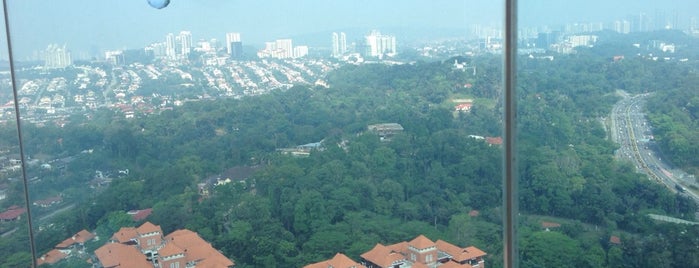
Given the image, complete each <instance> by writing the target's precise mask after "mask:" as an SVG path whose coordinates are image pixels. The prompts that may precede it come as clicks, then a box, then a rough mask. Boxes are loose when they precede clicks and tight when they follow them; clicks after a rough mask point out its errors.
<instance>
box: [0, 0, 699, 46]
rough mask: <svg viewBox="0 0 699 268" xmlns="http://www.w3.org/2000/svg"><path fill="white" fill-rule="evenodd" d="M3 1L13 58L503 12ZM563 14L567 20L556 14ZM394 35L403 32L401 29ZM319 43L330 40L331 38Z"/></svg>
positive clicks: (631, 8) (570, 10) (585, 11)
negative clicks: (177, 37) (183, 34)
mask: <svg viewBox="0 0 699 268" xmlns="http://www.w3.org/2000/svg"><path fill="white" fill-rule="evenodd" d="M272 7H273V8H272ZM586 7H594V8H595V9H590V8H586ZM696 7H699V3H695V2H694V1H689V0H678V1H672V2H670V3H663V5H661V6H653V3H651V2H649V1H641V2H638V1H631V0H622V1H615V2H613V3H609V2H608V1H601V0H593V1H585V2H584V3H569V2H566V3H547V2H546V1H541V0H538V1H528V2H523V3H521V4H520V7H519V9H520V16H519V18H520V26H521V27H540V26H544V25H548V26H549V27H557V26H558V25H564V24H565V23H573V22H598V23H614V22H615V21H623V20H627V21H631V18H632V17H634V16H636V15H635V14H637V15H638V16H644V14H645V16H646V17H648V18H649V19H652V18H654V17H657V16H659V15H662V16H663V17H665V18H666V19H665V20H664V21H660V20H656V21H653V22H649V25H648V26H647V27H649V28H650V27H658V25H664V24H668V23H667V22H673V23H670V24H677V25H672V26H673V28H684V27H688V26H689V25H690V21H691V18H692V17H693V14H691V13H689V12H691V10H694V9H695V8H696ZM8 9H9V10H8V11H9V14H10V26H11V30H12V31H13V32H15V33H19V32H21V33H36V34H31V35H25V34H23V35H19V34H15V38H13V42H14V48H15V49H14V51H15V53H16V56H18V59H26V58H27V57H31V56H32V54H33V53H35V51H40V50H42V49H43V48H45V47H46V46H47V45H48V44H51V43H58V44H67V47H68V48H69V49H71V50H72V52H73V55H74V57H75V58H80V56H81V55H84V54H85V53H87V54H88V55H99V54H101V52H102V51H104V50H114V49H138V48H143V47H145V46H147V45H148V44H151V43H154V42H159V40H160V38H161V36H163V34H165V33H168V32H179V31H182V30H183V29H187V30H189V31H191V32H192V34H193V35H192V39H193V40H200V39H209V38H216V39H218V40H226V39H225V36H226V33H230V32H236V33H239V34H241V35H242V36H245V43H246V44H247V45H263V44H264V42H265V41H267V40H270V39H284V38H294V39H295V40H297V38H295V36H299V35H308V34H313V33H317V34H325V33H331V32H342V31H344V32H348V31H347V30H345V29H361V30H363V31H365V33H368V31H370V30H371V29H382V30H383V29H387V28H390V29H391V30H390V31H392V32H395V31H393V30H392V29H395V28H397V27H402V28H405V29H408V30H410V29H431V28H439V29H454V30H455V31H454V32H459V31H461V32H462V33H464V32H468V30H467V29H469V28H472V27H474V26H473V25H480V27H492V28H498V27H501V25H502V13H503V12H502V10H503V9H502V6H501V4H499V3H482V2H479V1H463V2H461V1H454V2H451V1H445V2H443V3H441V2H440V3H439V4H434V3H433V2H430V1H426V0H411V1H403V2H401V3H400V5H396V4H395V3H391V2H387V1H367V0H362V1H360V3H355V2H353V3H340V2H337V3H335V2H333V3H326V2H324V1H319V0H309V1H297V2H291V3H288V2H274V3H272V4H270V3H267V4H260V3H254V2H237V1H236V2H234V1H220V0H216V1H209V2H206V3H199V2H191V1H173V2H172V4H170V6H169V7H167V8H164V9H162V10H157V9H154V8H151V7H150V6H148V4H147V3H146V2H145V1H127V2H123V3H121V2H120V3H119V4H111V3H98V2H89V4H85V3H84V2H78V1H77V0H63V1H54V2H39V1H38V0H28V1H17V2H12V3H10V5H9V7H8ZM199 14H206V18H207V19H206V20H197V19H194V18H195V17H196V16H198V15H199ZM310 14H312V16H309V15H310ZM545 14H556V16H545ZM193 15H195V16H193ZM95 18H99V19H95ZM134 18H138V19H136V20H134ZM561 18H565V19H566V20H567V21H561ZM695 20H696V19H695ZM115 22H116V23H115ZM47 23H51V24H52V27H46V24H47ZM348 33H349V32H348ZM395 35H397V36H398V37H399V38H401V36H400V33H395ZM464 35H465V34H464ZM325 36H327V35H325ZM348 38H349V39H348V40H347V42H350V41H353V40H355V39H353V38H357V39H359V37H355V36H352V38H350V36H349V35H348ZM326 40H327V37H326ZM3 41H4V38H3ZM299 41H301V42H303V40H299ZM325 43H326V46H328V47H329V46H330V43H329V42H325ZM3 47H4V46H3ZM0 51H2V52H3V54H6V53H7V52H6V49H4V48H0ZM2 58H6V56H3V57H2Z"/></svg>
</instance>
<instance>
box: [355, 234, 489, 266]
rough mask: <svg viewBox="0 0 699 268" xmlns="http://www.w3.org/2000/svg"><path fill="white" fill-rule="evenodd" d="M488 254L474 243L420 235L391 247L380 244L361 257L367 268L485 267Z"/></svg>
mask: <svg viewBox="0 0 699 268" xmlns="http://www.w3.org/2000/svg"><path fill="white" fill-rule="evenodd" d="M485 255H486V253H485V252H483V251H482V250H480V249H478V248H476V247H473V246H470V247H466V248H460V247H457V246H455V245H453V244H451V243H448V242H446V241H443V240H437V242H433V241H432V240H430V239H429V238H427V237H425V236H424V235H419V236H418V237H416V238H415V239H413V240H411V241H410V242H405V241H404V242H400V243H396V244H393V245H388V246H384V245H382V244H376V246H374V248H373V249H371V250H370V251H367V252H365V253H364V254H362V255H361V258H362V263H363V264H364V265H366V267H367V268H423V267H424V268H436V267H440V268H449V267H462V268H484V267H485V261H484V259H483V257H484V256H485Z"/></svg>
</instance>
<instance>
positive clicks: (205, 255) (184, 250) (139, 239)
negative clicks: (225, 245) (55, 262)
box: [95, 222, 235, 268]
mask: <svg viewBox="0 0 699 268" xmlns="http://www.w3.org/2000/svg"><path fill="white" fill-rule="evenodd" d="M117 245H118V246H117ZM105 248H106V250H105ZM114 251H117V252H114ZM95 254H96V255H97V258H98V260H99V262H100V264H101V265H102V267H178V268H185V267H233V266H234V265H235V263H234V262H233V261H232V260H230V259H228V258H227V257H226V256H224V255H223V254H221V253H220V252H219V251H218V250H216V249H215V248H214V247H213V246H212V245H211V244H210V243H209V242H206V241H205V240H204V239H202V238H201V237H200V236H199V234H197V233H196V232H192V231H190V230H186V229H183V230H177V231H175V232H172V233H171V234H169V235H167V236H163V232H162V230H161V228H160V226H158V225H154V224H152V223H150V222H145V223H143V224H142V225H141V226H139V227H137V228H135V227H122V228H121V229H120V230H119V231H118V232H116V233H114V235H113V236H112V238H111V239H110V242H109V243H107V244H106V245H104V246H102V247H100V248H99V249H98V250H96V251H95ZM123 258H131V260H126V259H123ZM132 262H133V263H132ZM110 265H111V266H110Z"/></svg>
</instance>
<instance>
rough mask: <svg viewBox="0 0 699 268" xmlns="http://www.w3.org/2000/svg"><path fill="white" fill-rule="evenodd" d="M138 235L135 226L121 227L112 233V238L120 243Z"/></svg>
mask: <svg viewBox="0 0 699 268" xmlns="http://www.w3.org/2000/svg"><path fill="white" fill-rule="evenodd" d="M137 236H138V233H137V232H136V228H134V227H121V229H119V231H117V232H116V233H114V235H112V240H114V241H117V242H119V243H126V242H129V241H130V240H131V239H135V238H136V237H137Z"/></svg>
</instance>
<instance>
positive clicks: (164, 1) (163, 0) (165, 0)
mask: <svg viewBox="0 0 699 268" xmlns="http://www.w3.org/2000/svg"><path fill="white" fill-rule="evenodd" d="M148 4H149V5H150V6H152V7H154V8H157V9H161V8H164V7H167V5H169V4H170V0H148Z"/></svg>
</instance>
